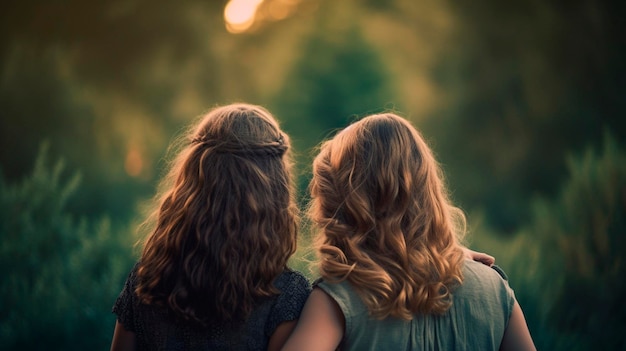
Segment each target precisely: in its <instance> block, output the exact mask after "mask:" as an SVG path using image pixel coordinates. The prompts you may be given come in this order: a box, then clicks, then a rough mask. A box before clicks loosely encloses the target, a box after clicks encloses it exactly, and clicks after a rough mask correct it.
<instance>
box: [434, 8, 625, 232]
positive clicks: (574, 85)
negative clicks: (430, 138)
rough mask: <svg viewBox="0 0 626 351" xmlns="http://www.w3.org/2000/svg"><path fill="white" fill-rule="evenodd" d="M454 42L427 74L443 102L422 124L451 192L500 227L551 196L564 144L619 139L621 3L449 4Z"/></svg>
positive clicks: (510, 226) (511, 228)
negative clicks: (605, 134) (607, 134)
mask: <svg viewBox="0 0 626 351" xmlns="http://www.w3.org/2000/svg"><path fill="white" fill-rule="evenodd" d="M449 7H450V9H451V10H452V12H453V13H454V16H455V18H456V21H457V23H456V26H455V27H456V29H457V31H456V36H455V37H454V38H455V40H454V41H453V42H450V43H449V49H448V51H447V53H445V54H444V55H443V56H442V60H441V61H440V64H439V65H438V67H437V69H436V70H435V71H434V73H433V78H434V79H435V80H436V81H437V82H438V83H439V85H440V86H441V87H442V91H446V92H447V94H448V96H447V99H446V100H447V102H446V104H445V107H444V108H442V109H440V110H439V111H437V112H435V113H433V118H432V119H431V120H430V121H431V122H430V124H429V126H428V127H427V129H428V134H432V135H434V136H435V139H436V140H437V144H438V148H437V149H438V151H439V152H440V154H441V158H442V159H443V160H444V163H445V165H446V168H447V169H448V174H449V175H450V178H451V183H452V184H453V185H454V186H455V188H456V192H455V195H456V197H457V198H458V199H459V200H461V202H462V204H463V205H464V206H466V207H468V208H472V207H480V206H485V207H486V208H487V216H488V218H489V220H490V222H491V223H492V224H493V225H495V226H496V227H497V228H498V229H499V231H500V232H508V233H514V232H515V231H516V229H517V228H519V227H520V225H523V224H524V222H525V221H527V220H528V219H529V214H530V213H529V210H528V207H527V206H525V204H526V203H527V202H528V201H529V200H530V199H531V198H532V197H533V196H535V195H543V196H550V195H554V194H555V193H556V191H557V189H558V184H559V183H560V182H561V181H562V180H563V179H564V177H565V174H566V165H565V163H564V161H563V160H564V159H565V157H564V156H565V155H566V154H567V153H568V152H580V151H581V150H582V149H583V148H584V147H585V146H586V145H589V144H593V145H599V144H600V143H601V139H602V131H603V130H604V129H607V128H608V129H610V130H611V132H612V133H613V135H615V137H616V138H617V139H618V140H625V139H626V122H625V119H624V118H623V116H624V113H626V100H624V98H623V96H624V94H625V93H626V84H625V82H626V70H624V69H623V64H622V62H624V61H625V60H626V41H624V36H623V33H624V32H626V23H625V22H624V21H623V20H622V18H623V16H624V15H626V11H625V7H626V6H625V5H624V3H623V2H617V1H609V2H597V1H592V0H577V1H573V2H572V1H570V2H567V3H563V4H561V3H559V2H555V1H548V2H546V1H513V2H510V1H509V2H498V1H492V0H483V1H479V2H472V3H469V2H450V3H449Z"/></svg>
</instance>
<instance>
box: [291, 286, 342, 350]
mask: <svg viewBox="0 0 626 351" xmlns="http://www.w3.org/2000/svg"><path fill="white" fill-rule="evenodd" d="M344 325H345V321H344V316H343V312H341V309H340V308H339V306H338V305H337V303H336V302H335V300H333V299H332V298H331V297H330V296H329V295H328V294H327V293H325V292H324V291H323V290H322V289H320V288H314V289H313V291H312V292H311V295H310V296H309V298H308V299H307V302H306V304H305V305H304V309H303V310H302V314H301V315H300V319H299V320H298V324H297V326H296V329H295V330H294V331H293V333H292V334H291V336H290V337H289V339H288V340H287V343H286V344H285V346H284V347H283V351H290V350H299V351H307V350H316V351H317V350H320V351H323V350H329V351H332V350H335V349H337V346H339V343H340V342H341V339H342V338H343V334H344Z"/></svg>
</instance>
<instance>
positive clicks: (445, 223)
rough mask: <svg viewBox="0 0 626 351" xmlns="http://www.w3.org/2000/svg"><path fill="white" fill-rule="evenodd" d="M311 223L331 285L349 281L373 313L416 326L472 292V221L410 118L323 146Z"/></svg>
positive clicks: (381, 122) (350, 131) (372, 120)
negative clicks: (460, 291) (467, 251)
mask: <svg viewBox="0 0 626 351" xmlns="http://www.w3.org/2000/svg"><path fill="white" fill-rule="evenodd" d="M310 191H311V204H310V208H309V216H310V218H311V220H312V221H313V224H314V225H315V226H316V227H317V228H318V229H319V233H318V235H317V237H316V242H315V246H316V248H317V253H318V256H319V257H318V258H319V269H320V274H321V277H322V278H323V279H325V280H328V281H331V282H339V281H342V280H345V279H347V280H348V281H349V282H350V283H351V285H352V286H353V287H354V288H355V289H356V291H357V292H358V294H359V295H360V297H361V299H362V300H363V302H364V303H365V304H366V305H367V307H368V309H369V311H370V313H371V314H372V315H373V316H375V317H377V318H381V319H382V318H385V317H387V316H394V317H397V318H402V319H405V320H410V319H412V318H413V315H414V314H416V313H424V314H429V313H432V314H441V313H444V312H445V311H446V310H447V309H448V308H449V307H450V306H451V303H452V299H451V294H452V291H453V289H454V287H455V286H457V285H458V284H461V283H462V280H463V276H462V265H463V259H464V255H463V251H462V249H461V246H460V244H459V242H460V239H461V237H462V235H463V233H464V230H465V216H464V215H463V213H462V211H461V210H460V209H458V208H456V207H454V206H453V205H451V203H450V201H449V199H448V196H447V194H446V190H445V187H444V181H443V175H442V172H441V169H440V167H439V165H438V163H437V162H436V160H435V158H434V157H433V154H432V152H431V150H430V148H429V147H428V145H427V144H426V142H425V141H424V139H423V138H422V136H421V135H420V133H419V132H418V131H417V130H416V129H415V128H414V127H413V126H412V125H411V124H410V123H409V122H407V121H406V120H405V119H403V118H401V117H399V116H397V115H395V114H393V113H383V114H377V115H372V116H369V117H365V118H363V119H361V120H360V121H358V122H355V123H353V124H352V125H350V126H348V127H347V128H346V129H344V130H343V131H341V132H339V133H338V134H337V135H336V136H335V137H334V138H332V139H331V140H329V141H326V142H325V143H323V144H322V146H321V151H320V153H319V154H318V155H317V157H316V158H315V160H314V162H313V178H312V181H311V185H310Z"/></svg>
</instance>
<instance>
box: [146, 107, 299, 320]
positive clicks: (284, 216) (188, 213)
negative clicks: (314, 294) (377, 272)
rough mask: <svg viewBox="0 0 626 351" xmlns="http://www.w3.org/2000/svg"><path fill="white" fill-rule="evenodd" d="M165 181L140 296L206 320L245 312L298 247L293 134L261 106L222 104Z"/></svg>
mask: <svg viewBox="0 0 626 351" xmlns="http://www.w3.org/2000/svg"><path fill="white" fill-rule="evenodd" d="M182 142H183V143H184V144H183V148H182V149H181V150H180V152H179V153H178V155H177V156H176V158H175V159H174V160H173V162H172V164H171V167H170V170H169V173H168V175H167V177H166V178H165V179H164V181H163V184H162V186H161V189H162V190H161V194H160V198H159V208H158V209H157V210H156V211H155V213H154V217H155V221H156V225H155V228H154V230H153V231H152V234H151V235H150V236H149V238H148V240H147V241H146V244H145V247H144V251H143V254H142V258H141V263H140V267H139V271H138V275H139V284H138V287H137V289H136V292H137V294H138V295H139V297H140V298H141V299H142V301H143V302H145V303H149V304H157V305H163V306H166V307H167V308H169V309H170V310H172V311H174V312H175V314H176V315H178V316H179V317H181V318H183V319H186V320H191V321H196V322H200V323H203V324H206V323H223V322H236V321H239V320H242V319H244V318H246V316H247V315H248V314H249V313H250V312H251V310H252V309H253V308H254V306H255V305H256V304H257V303H258V302H259V301H260V300H262V299H263V298H265V297H268V296H271V295H273V294H275V293H276V290H275V288H274V287H273V281H274V279H275V278H276V277H277V276H278V275H279V274H280V273H281V272H282V271H283V270H284V269H285V267H286V263H287V260H288V259H289V257H290V256H291V255H292V254H293V253H294V252H295V247H296V232H297V210H296V206H295V202H294V200H293V184H292V179H291V171H290V167H291V161H290V156H289V147H290V145H289V138H288V137H287V135H286V134H285V133H283V132H282V131H281V130H280V128H279V126H278V123H277V122H276V120H275V119H274V117H273V116H272V115H271V114H270V113H269V112H268V111H266V110H265V109H264V108H262V107H260V106H254V105H248V104H233V105H227V106H222V107H218V108H215V109H213V110H211V111H210V112H209V113H207V114H206V115H205V116H203V118H202V119H201V120H200V121H199V122H198V123H197V124H196V125H194V126H193V127H192V128H191V129H190V131H189V133H188V134H187V135H185V136H184V139H183V141H182Z"/></svg>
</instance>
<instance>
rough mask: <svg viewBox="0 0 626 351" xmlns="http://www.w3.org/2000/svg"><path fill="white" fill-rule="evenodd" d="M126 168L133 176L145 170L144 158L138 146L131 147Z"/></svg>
mask: <svg viewBox="0 0 626 351" xmlns="http://www.w3.org/2000/svg"><path fill="white" fill-rule="evenodd" d="M124 168H125V169H126V173H128V175H130V176H133V177H138V176H139V175H140V174H141V171H142V170H143V158H142V157H141V153H140V152H139V150H138V149H137V148H131V149H130V150H128V153H127V154H126V160H125V162H124Z"/></svg>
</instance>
